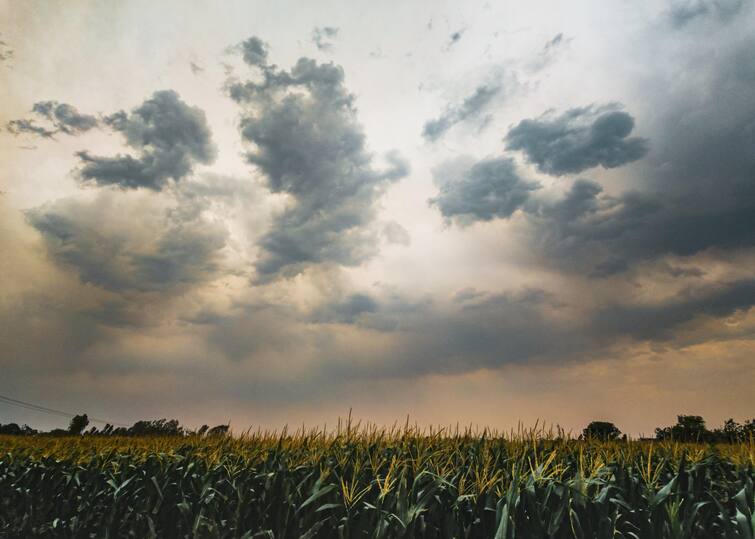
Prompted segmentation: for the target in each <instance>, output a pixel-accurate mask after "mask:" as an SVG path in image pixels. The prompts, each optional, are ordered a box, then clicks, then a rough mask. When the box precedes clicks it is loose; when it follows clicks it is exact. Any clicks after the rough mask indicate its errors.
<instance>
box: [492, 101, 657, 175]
mask: <svg viewBox="0 0 755 539" xmlns="http://www.w3.org/2000/svg"><path fill="white" fill-rule="evenodd" d="M633 129H634V118H632V116H630V115H629V114H627V113H626V112H624V111H622V110H618V108H617V107H616V106H615V105H605V106H600V107H596V106H589V107H581V108H574V109H570V110H568V111H566V112H564V113H562V114H560V115H554V114H553V113H546V114H544V115H543V116H541V117H540V118H536V119H527V120H522V121H521V122H519V124H518V125H516V126H515V127H513V128H512V129H511V130H510V131H509V132H508V134H507V135H506V139H505V141H506V148H507V149H509V150H521V151H522V152H524V154H525V155H526V156H527V159H528V160H529V161H530V162H532V163H534V164H535V165H536V166H537V168H538V169H539V170H540V171H541V172H544V173H546V174H551V175H553V176H563V175H565V174H573V173H578V172H582V171H584V170H587V169H589V168H593V167H597V166H599V165H600V166H603V167H605V168H616V167H620V166H622V165H624V164H626V163H631V162H632V161H636V160H638V159H640V158H641V157H643V156H644V155H645V154H646V153H647V151H648V142H647V140H645V139H643V138H639V137H630V136H629V134H630V133H631V132H632V130H633Z"/></svg>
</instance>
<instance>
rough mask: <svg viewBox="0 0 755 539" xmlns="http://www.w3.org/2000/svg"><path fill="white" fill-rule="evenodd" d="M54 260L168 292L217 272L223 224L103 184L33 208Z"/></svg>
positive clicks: (115, 281)
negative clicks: (87, 197) (90, 195)
mask: <svg viewBox="0 0 755 539" xmlns="http://www.w3.org/2000/svg"><path fill="white" fill-rule="evenodd" d="M27 219H28V222H29V223H30V224H31V225H32V226H33V227H34V228H35V229H37V230H38V231H39V232H40V234H41V235H42V237H43V239H44V241H45V245H46V248H47V251H48V253H49V255H50V256H51V257H52V259H53V260H55V261H56V262H58V263H60V264H61V265H62V266H65V267H68V268H72V269H73V270H74V271H75V272H76V273H77V274H78V276H79V278H80V279H81V281H82V282H85V283H91V284H94V285H96V286H99V287H102V288H104V289H106V290H110V291H113V292H128V291H137V292H146V291H159V292H167V291H171V290H175V289H178V288H181V287H185V286H186V285H193V284H197V283H200V282H203V281H206V280H208V279H210V278H211V277H213V276H214V275H215V273H216V271H217V269H218V266H219V263H220V250H221V249H222V248H223V247H224V246H225V242H226V231H225V229H224V228H223V227H222V226H220V225H218V224H217V223H211V222H208V221H206V220H204V219H194V218H192V219H183V218H181V215H180V213H179V212H176V211H170V210H165V209H161V208H158V207H156V206H154V205H151V204H150V203H148V201H145V200H128V199H122V198H121V197H116V196H115V195H114V194H113V193H111V192H105V193H102V194H100V195H98V197H97V198H96V199H94V200H93V201H78V200H75V199H64V200H59V201H57V202H55V203H51V204H46V205H44V206H41V207H38V208H35V209H33V210H30V211H29V212H28V213H27Z"/></svg>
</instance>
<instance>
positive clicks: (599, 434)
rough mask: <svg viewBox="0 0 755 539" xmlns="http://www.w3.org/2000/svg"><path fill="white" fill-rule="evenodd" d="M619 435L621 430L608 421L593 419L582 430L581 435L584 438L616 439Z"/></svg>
mask: <svg viewBox="0 0 755 539" xmlns="http://www.w3.org/2000/svg"><path fill="white" fill-rule="evenodd" d="M619 436H621V431H620V430H619V429H618V428H617V427H616V425H614V424H613V423H610V422H608V421H593V422H591V423H590V424H589V425H587V427H585V429H584V430H583V431H582V437H583V438H585V439H588V438H595V439H597V440H616V439H617V438H618V437H619Z"/></svg>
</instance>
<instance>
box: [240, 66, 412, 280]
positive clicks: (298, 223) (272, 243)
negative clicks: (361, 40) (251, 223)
mask: <svg viewBox="0 0 755 539" xmlns="http://www.w3.org/2000/svg"><path fill="white" fill-rule="evenodd" d="M229 90H230V93H231V96H232V97H233V98H234V99H235V100H236V101H238V102H240V103H242V104H244V105H246V106H247V107H248V108H247V112H246V113H245V115H244V116H243V118H242V121H241V134H242V137H243V138H244V140H246V141H248V142H251V143H253V144H254V148H253V149H252V150H250V151H249V152H248V153H247V154H246V156H247V160H248V161H249V163H251V164H253V165H255V166H256V167H257V169H258V170H259V171H260V172H261V173H262V174H263V175H264V177H265V180H266V182H267V186H268V188H269V189H270V191H271V192H273V193H285V194H288V195H290V196H291V200H292V203H291V205H289V206H288V207H287V208H286V209H285V210H284V211H283V212H282V213H281V214H279V215H278V216H277V217H275V219H274V221H273V224H272V227H271V229H270V231H269V232H267V233H266V234H265V235H264V236H263V237H262V238H261V240H260V242H259V246H260V247H261V253H260V256H259V259H258V260H257V262H256V265H255V266H256V269H257V272H258V276H259V278H260V279H263V280H264V279H272V278H275V277H276V276H279V275H286V276H290V275H295V274H297V273H299V272H301V271H303V269H304V268H306V267H307V266H309V265H312V264H320V263H335V264H340V265H345V266H353V265H357V264H359V263H361V262H362V261H364V260H366V259H367V258H369V257H371V256H372V255H373V254H375V252H376V250H377V242H378V231H377V230H375V229H374V227H372V224H373V221H374V219H375V215H376V203H377V200H378V198H379V197H380V196H381V194H382V192H383V190H384V188H385V186H387V185H388V184H390V183H391V182H393V181H395V180H397V179H399V178H401V177H403V176H405V175H406V174H407V173H408V170H409V169H408V164H407V163H406V162H405V161H404V160H403V159H402V158H401V157H400V156H398V155H397V154H395V153H392V154H389V155H387V156H386V160H387V163H388V166H387V168H385V169H382V170H376V169H375V168H374V166H373V158H372V155H371V154H370V153H369V152H368V151H367V149H366V141H365V135H364V132H363V130H362V127H361V125H359V123H358V121H357V117H356V110H355V108H354V104H353V101H354V97H353V96H352V95H351V94H350V93H349V92H348V90H347V89H346V87H345V85H344V73H343V69H342V68H341V67H340V66H337V65H334V64H332V63H327V64H318V63H317V62H315V61H314V60H311V59H308V58H301V59H299V61H298V62H297V63H296V64H295V65H294V67H293V68H292V69H291V70H290V71H279V70H278V69H277V68H275V67H274V66H272V67H266V68H265V69H264V79H263V80H262V81H261V82H251V81H250V82H245V83H235V84H233V85H231V86H230V88H229Z"/></svg>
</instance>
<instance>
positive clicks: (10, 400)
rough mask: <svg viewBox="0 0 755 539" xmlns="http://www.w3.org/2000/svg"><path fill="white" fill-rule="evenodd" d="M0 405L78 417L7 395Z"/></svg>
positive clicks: (99, 421)
mask: <svg viewBox="0 0 755 539" xmlns="http://www.w3.org/2000/svg"><path fill="white" fill-rule="evenodd" d="M0 403H3V404H10V405H11V406H18V407H19V408H25V409H27V410H33V411H35V412H43V413H46V414H50V415H57V416H61V417H68V418H73V417H76V414H72V413H69V412H64V411H63V410H56V409H55V408H48V407H47V406H41V405H39V404H34V403H31V402H26V401H21V400H18V399H14V398H11V397H6V396H5V395H0ZM87 418H88V419H89V421H91V422H93V423H102V424H108V423H109V424H111V425H113V426H116V427H128V426H129V425H126V424H124V423H116V422H115V421H106V420H104V419H99V418H96V417H89V416H87Z"/></svg>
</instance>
